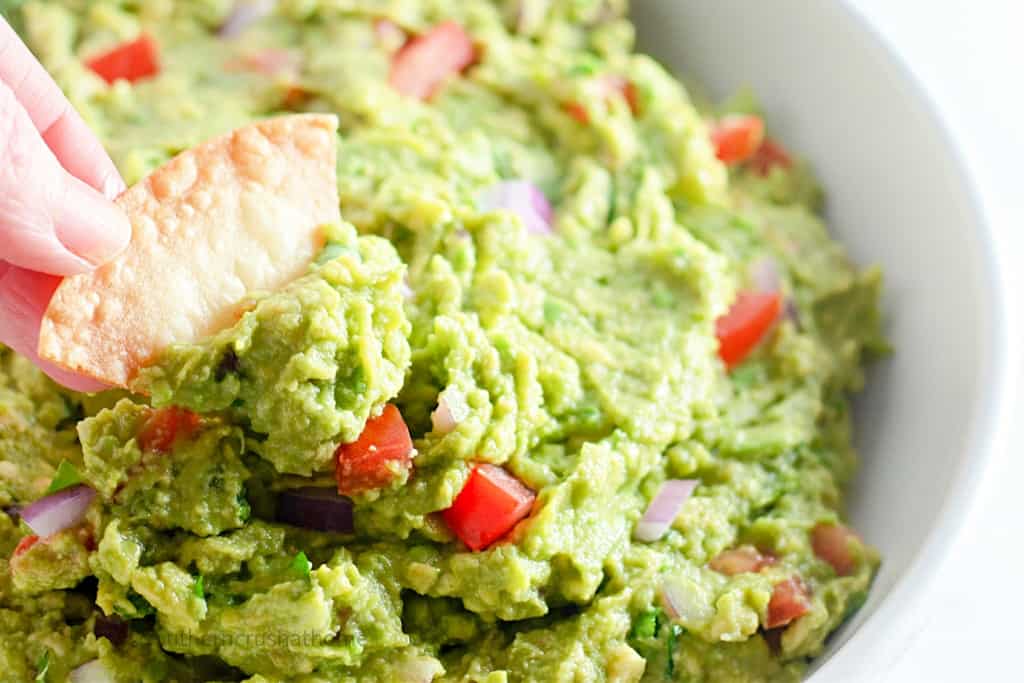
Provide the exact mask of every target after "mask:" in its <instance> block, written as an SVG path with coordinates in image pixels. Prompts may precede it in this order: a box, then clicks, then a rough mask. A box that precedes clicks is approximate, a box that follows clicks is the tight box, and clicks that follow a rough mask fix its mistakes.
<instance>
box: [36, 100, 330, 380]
mask: <svg viewBox="0 0 1024 683" xmlns="http://www.w3.org/2000/svg"><path fill="white" fill-rule="evenodd" d="M336 131H337V119H336V118H335V117H333V116H327V115H318V114H301V115H294V116H283V117H279V118H275V119H269V120H267V121H261V122H259V123H255V124H252V125H249V126H246V127H244V128H240V129H238V130H236V131H234V132H232V133H229V134H227V135H225V136H223V137H220V138H217V139H215V140H211V141H209V142H206V143H204V144H202V145H200V146H199V147H196V148H195V149H192V150H188V151H186V152H183V153H182V154H180V155H179V156H177V157H175V158H174V159H172V160H171V161H170V162H168V163H167V164H165V165H164V166H162V167H161V168H159V169H157V170H156V171H154V172H153V174H152V175H150V176H149V177H148V178H145V179H144V180H142V181H141V182H139V183H138V184H137V185H135V186H134V187H131V188H129V189H128V190H127V191H126V192H125V193H124V194H123V195H121V196H120V197H119V198H118V199H117V203H118V204H119V205H120V206H121V208H122V209H124V211H125V212H126V213H127V214H128V217H129V218H130V219H131V222H132V241H131V244H130V245H129V247H128V249H127V250H126V251H125V252H124V253H123V254H122V255H121V256H119V257H118V258H117V259H115V260H114V261H112V262H111V263H108V264H106V265H105V266H103V267H101V268H99V269H97V270H96V271H94V272H92V273H86V274H83V275H76V276H74V277H70V278H67V279H65V280H64V282H63V283H62V284H61V285H60V287H59V288H58V289H57V292H56V293H55V294H54V297H53V300H52V301H51V302H50V306H49V308H48V310H47V312H46V316H45V317H44V318H43V323H42V326H41V328H40V334H39V355H40V356H42V357H43V358H46V359H47V360H50V361H52V362H54V363H57V364H58V365H61V366H63V367H65V368H68V369H69V370H72V371H75V372H79V373H82V374H84V375H88V376H90V377H93V378H95V379H98V380H100V381H102V382H106V383H108V384H112V385H117V386H127V385H128V383H129V382H131V380H132V379H133V378H134V377H135V374H136V373H137V372H138V370H139V368H141V367H145V366H146V365H147V364H148V363H150V362H152V360H153V359H154V357H155V356H156V354H158V353H159V352H160V351H161V350H162V349H164V348H166V347H167V346H168V345H170V344H173V343H181V342H194V341H199V340H201V339H203V338H205V337H207V336H209V335H211V334H212V333H214V332H216V331H217V330H218V329H220V328H222V327H224V326H226V325H229V324H231V323H233V322H234V321H236V320H237V319H238V316H239V315H240V314H241V311H240V304H241V302H242V301H243V299H244V298H245V295H246V294H247V293H249V292H253V291H261V290H273V289H278V288H280V287H281V286H283V285H285V284H287V283H288V282H290V281H291V280H293V279H295V278H296V277H298V276H299V275H302V274H303V273H304V272H305V270H306V268H307V267H308V265H309V263H310V262H311V261H312V259H313V258H314V257H315V255H316V253H317V252H318V251H319V249H320V248H321V247H322V246H323V233H322V226H323V225H325V224H327V223H337V222H339V221H340V220H341V216H340V215H339V213H338V190H337V181H336V177H335V173H336V171H335V164H336V155H337V151H336V144H335V136H336Z"/></svg>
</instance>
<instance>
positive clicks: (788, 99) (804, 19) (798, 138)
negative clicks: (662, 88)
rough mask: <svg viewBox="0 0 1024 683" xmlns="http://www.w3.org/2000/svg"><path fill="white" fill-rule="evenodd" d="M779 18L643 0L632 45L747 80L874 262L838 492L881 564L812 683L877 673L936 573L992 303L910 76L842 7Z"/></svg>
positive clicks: (994, 297) (975, 243)
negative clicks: (855, 468) (871, 314)
mask: <svg viewBox="0 0 1024 683" xmlns="http://www.w3.org/2000/svg"><path fill="white" fill-rule="evenodd" d="M792 10H793V6H792V3H788V2H785V0H763V1H762V2H749V0H713V1H712V0H707V1H699V0H687V1H685V2H679V1H677V0H664V1H661V2H659V1H656V0H643V1H642V2H636V3H634V9H633V18H634V20H635V21H636V23H637V26H638V39H639V44H640V48H641V50H643V51H646V52H648V53H650V54H652V55H654V56H655V57H656V58H658V59H659V60H660V61H662V62H663V63H664V64H666V65H668V66H669V68H670V69H672V70H673V71H674V72H676V73H677V74H681V75H683V76H684V77H692V78H694V79H696V80H697V81H698V82H700V83H702V84H704V85H706V86H707V87H708V88H709V92H710V94H711V95H713V96H715V97H722V96H724V95H727V94H728V93H730V92H731V91H733V90H735V89H736V88H738V87H740V86H744V85H749V86H751V87H752V88H753V90H754V91H755V92H756V93H757V95H758V96H759V97H760V100H761V102H762V104H763V106H764V109H765V111H766V114H767V118H768V124H769V128H770V129H771V130H772V131H773V135H776V136H777V137H779V138H780V139H781V140H783V141H784V142H785V143H786V144H787V145H789V146H791V147H792V148H793V149H794V150H796V151H797V152H798V153H800V154H802V155H805V156H807V157H808V158H809V159H810V160H811V162H812V164H813V166H814V167H815V169H816V170H817V171H818V173H819V174H820V178H821V180H822V182H823V184H824V186H825V189H826V192H827V197H828V219H829V223H830V227H831V228H832V230H833V234H835V235H836V236H837V237H838V238H839V239H840V240H841V241H842V242H843V243H844V244H845V245H847V246H848V248H849V251H850V253H851V255H852V256H853V258H854V259H855V260H856V261H858V262H860V263H862V264H875V263H877V264H879V265H881V267H882V268H883V269H884V272H885V277H886V293H885V300H884V305H885V309H886V317H887V330H888V333H889V335H890V339H891V340H892V342H893V345H894V347H895V352H894V353H893V354H892V356H891V357H889V358H888V359H886V360H883V361H881V362H879V363H876V364H875V365H874V367H873V368H872V370H871V372H870V374H869V379H868V387H867V389H866V391H865V392H864V393H863V395H861V396H860V397H859V398H858V403H857V421H858V433H857V442H858V446H859V448H860V451H861V457H862V464H861V471H860V474H859V478H858V480H857V482H856V484H855V486H854V487H853V489H852V490H851V491H850V499H849V504H850V505H849V513H850V516H851V518H852V520H853V524H854V526H855V527H856V528H857V529H858V530H859V531H860V532H861V533H862V534H863V536H864V537H865V538H866V539H867V540H869V541H870V542H871V543H873V544H875V545H876V546H878V547H879V548H880V550H881V551H882V553H883V565H882V568H881V571H880V573H879V575H878V578H877V580H876V582H875V585H874V588H873V591H872V595H871V599H870V600H869V602H868V604H867V605H866V606H865V608H864V609H862V610H861V612H860V614H859V615H858V616H857V618H856V619H854V620H853V621H852V622H851V623H849V624H847V626H846V627H845V628H843V629H842V630H841V631H840V632H839V633H838V634H837V635H836V636H835V637H834V638H833V639H832V642H831V644H830V647H829V650H828V651H827V652H826V655H825V657H823V658H822V660H819V663H818V665H817V667H818V668H819V669H823V670H822V671H821V672H820V674H817V675H815V677H814V678H815V680H818V678H819V676H820V677H821V679H822V680H879V679H878V678H874V677H870V673H869V672H871V671H875V672H879V673H880V672H882V671H884V670H885V669H886V668H887V666H888V664H889V663H891V661H892V659H893V658H894V657H896V656H898V655H899V653H900V652H901V651H902V650H903V648H904V646H905V645H906V643H905V642H904V643H900V642H893V641H898V640H899V637H896V638H893V637H892V636H893V632H892V631H891V629H890V628H888V627H892V626H893V624H894V623H895V622H896V621H899V619H900V618H901V617H902V616H903V615H902V614H901V613H904V612H906V611H907V610H908V609H909V604H910V602H911V598H912V595H913V593H915V592H919V588H918V586H920V585H923V583H924V579H925V578H926V574H928V573H929V569H930V567H933V566H934V565H935V564H936V561H937V558H938V554H937V553H938V552H939V550H941V545H942V540H943V539H942V537H943V536H944V535H946V536H948V535H949V534H950V532H951V527H952V526H953V525H954V524H955V522H956V517H958V516H959V509H958V506H959V505H961V504H962V503H963V501H962V497H963V496H965V495H967V494H966V493H965V491H967V490H968V489H969V488H970V487H969V486H965V485H964V482H965V481H967V480H970V479H971V478H973V476H974V473H976V471H977V470H978V468H979V467H980V465H981V460H982V458H983V455H984V451H985V450H986V449H985V447H984V445H985V440H986V439H987V436H986V434H987V433H989V432H991V431H992V430H991V425H990V424H988V421H989V420H990V419H991V415H992V413H994V412H995V406H994V401H995V398H994V397H995V396H996V393H997V392H996V388H995V384H998V382H995V383H994V382H993V378H994V377H995V373H994V370H995V369H996V366H997V365H998V363H999V358H1001V353H1002V351H1001V346H1000V345H1001V343H1002V341H1001V340H1002V336H1001V335H1002V329H1001V322H1000V321H1001V319H1002V317H1001V308H1000V306H999V296H998V290H997V288H996V287H995V285H994V282H996V278H995V274H994V264H993V263H992V257H991V253H990V249H991V247H990V241H989V237H988V233H987V231H986V228H985V225H984V223H983V221H982V217H981V214H980V211H979V209H978V205H977V202H976V201H975V199H974V195H973V192H972V191H971V189H970V186H969V183H967V182H966V181H965V179H964V176H963V173H962V168H961V165H960V163H959V161H958V158H957V155H956V152H955V149H954V148H953V147H952V145H951V144H950V142H949V140H948V138H947V137H946V135H945V133H944V130H943V129H942V127H941V125H940V124H939V123H938V122H937V119H936V118H935V116H934V114H933V112H932V111H931V109H930V105H929V104H928V102H927V99H926V98H925V97H924V96H923V95H922V93H921V90H920V89H919V88H918V86H917V85H916V83H915V82H914V80H913V78H912V76H910V74H909V72H908V71H907V70H906V69H905V68H904V67H903V66H902V63H901V62H900V61H899V58H898V57H897V56H896V55H895V54H894V53H892V52H891V51H890V50H888V49H887V48H886V46H885V45H884V44H883V43H882V42H881V41H880V40H879V39H878V38H877V37H876V36H875V35H874V34H873V32H872V31H871V30H870V29H869V28H868V27H867V26H866V24H864V23H863V21H862V20H861V19H860V18H859V16H857V15H856V14H855V13H854V11H853V10H851V9H849V8H848V7H846V6H844V5H843V4H842V3H801V4H800V11H799V12H794V11H792ZM865 622H867V623H868V626H867V627H866V628H864V629H860V628H859V627H860V626H861V625H862V624H864V623H865ZM883 631H886V632H887V634H883V633H882V632H883ZM855 633H856V637H855V638H854V637H853V636H854V634H855ZM885 635H888V636H889V637H885ZM851 639H852V640H853V642H851V643H850V644H849V645H848V646H847V647H844V648H843V651H842V653H841V654H840V655H838V656H837V655H836V651H837V650H838V649H839V646H840V645H842V644H844V643H846V641H848V640H851ZM855 650H856V651H859V652H860V653H861V654H864V655H866V656H854V654H853V651H855ZM829 658H831V659H832V660H833V661H828V662H826V660H828V659H829Z"/></svg>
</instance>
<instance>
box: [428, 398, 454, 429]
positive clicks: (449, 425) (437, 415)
mask: <svg viewBox="0 0 1024 683" xmlns="http://www.w3.org/2000/svg"><path fill="white" fill-rule="evenodd" d="M430 423H431V425H432V426H433V430H434V431H435V432H437V433H438V434H448V433H449V432H451V431H452V430H454V429H455V428H456V427H457V426H458V423H457V422H455V418H454V417H453V416H452V411H451V409H450V408H449V407H448V402H447V401H445V400H444V397H443V396H442V397H440V398H439V399H438V400H437V407H436V408H434V412H432V413H431V414H430Z"/></svg>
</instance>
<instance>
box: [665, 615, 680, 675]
mask: <svg viewBox="0 0 1024 683" xmlns="http://www.w3.org/2000/svg"><path fill="white" fill-rule="evenodd" d="M682 634H683V627H682V626H680V625H679V624H672V626H671V627H670V628H669V631H668V645H667V650H668V653H667V654H668V663H667V664H665V675H666V676H667V677H668V678H669V679H671V678H672V676H673V674H675V672H676V650H678V649H679V636H681V635H682Z"/></svg>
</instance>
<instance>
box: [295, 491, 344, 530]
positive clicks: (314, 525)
mask: <svg viewBox="0 0 1024 683" xmlns="http://www.w3.org/2000/svg"><path fill="white" fill-rule="evenodd" d="M277 520H278V521H279V522H284V523H285V524H291V525H292V526H298V527H302V528H304V529H314V530H316V531H339V532H341V533H346V534H348V533H352V531H354V530H355V524H354V521H353V519H352V501H351V500H349V499H348V498H346V497H345V496H342V495H341V494H339V493H338V492H337V490H335V489H333V488H330V489H328V488H316V487H313V486H306V487H303V488H300V489H288V490H287V491H282V492H281V496H280V497H279V498H278V501H277Z"/></svg>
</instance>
